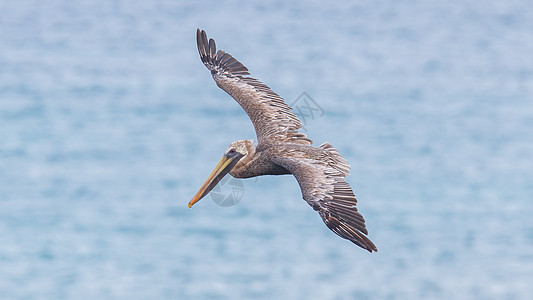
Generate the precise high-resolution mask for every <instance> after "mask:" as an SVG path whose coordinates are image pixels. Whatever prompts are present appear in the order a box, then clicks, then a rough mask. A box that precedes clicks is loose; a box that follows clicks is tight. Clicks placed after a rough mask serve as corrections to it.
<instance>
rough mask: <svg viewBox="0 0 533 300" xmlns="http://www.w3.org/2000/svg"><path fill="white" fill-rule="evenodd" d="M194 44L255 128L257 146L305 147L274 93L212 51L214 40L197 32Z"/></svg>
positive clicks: (293, 118) (232, 60)
mask: <svg viewBox="0 0 533 300" xmlns="http://www.w3.org/2000/svg"><path fill="white" fill-rule="evenodd" d="M196 42H197V44H198V52H199V53H200V58H201V59H202V62H203V63H204V65H205V66H206V67H207V68H208V69H209V70H211V75H212V76H213V79H214V80H215V82H216V83H217V85H218V86H219V87H220V88H221V89H223V90H224V91H226V92H227V93H228V94H229V95H230V96H232V97H233V98H234V99H235V100H236V101H237V102H238V103H239V104H240V105H241V107H242V108H243V109H244V110H245V111H246V113H247V114H248V116H249V117H250V119H251V120H252V123H253V125H254V127H255V133H256V134H257V140H258V143H262V142H264V141H266V140H270V141H273V140H275V141H278V142H279V141H282V142H292V143H299V144H305V145H309V144H311V143H312V141H311V140H310V139H308V138H307V136H306V135H305V134H303V133H300V132H298V129H300V128H302V122H301V121H300V120H299V119H298V117H297V116H296V115H295V114H294V113H293V112H292V109H291V107H290V106H288V105H287V104H286V103H285V102H284V101H283V98H281V97H280V96H279V95H278V94H276V93H275V92H273V91H272V90H271V89H270V88H269V87H268V86H267V85H265V84H264V83H262V82H261V81H259V80H257V79H255V78H252V77H249V76H247V75H250V73H248V69H247V68H246V67H245V66H244V65H243V64H241V63H240V62H239V61H237V60H236V59H235V58H233V56H231V55H230V54H229V53H226V52H224V51H222V50H218V52H217V50H216V45H215V41H214V40H213V39H209V40H208V39H207V35H206V33H205V31H203V30H200V29H197V31H196Z"/></svg>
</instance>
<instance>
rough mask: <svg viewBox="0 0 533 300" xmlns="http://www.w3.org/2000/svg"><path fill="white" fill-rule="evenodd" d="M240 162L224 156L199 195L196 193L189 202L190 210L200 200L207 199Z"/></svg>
mask: <svg viewBox="0 0 533 300" xmlns="http://www.w3.org/2000/svg"><path fill="white" fill-rule="evenodd" d="M238 160H239V159H236V158H235V157H228V156H227V155H224V156H223V157H222V159H221V160H220V162H219V163H218V165H217V166H216V167H215V169H214V170H213V172H211V175H209V177H208V178H207V180H206V181H205V183H204V185H202V187H201V188H200V190H199V191H198V193H196V195H194V197H193V198H192V200H191V201H190V202H189V208H191V207H192V206H193V205H194V204H195V203H196V202H198V201H200V199H202V198H203V197H205V195H207V194H208V193H209V192H210V191H211V190H212V189H213V188H214V187H215V186H216V185H217V183H218V182H219V181H220V180H221V179H222V178H224V176H225V175H226V174H228V173H229V171H231V169H233V167H234V166H235V164H236V163H237V161H238Z"/></svg>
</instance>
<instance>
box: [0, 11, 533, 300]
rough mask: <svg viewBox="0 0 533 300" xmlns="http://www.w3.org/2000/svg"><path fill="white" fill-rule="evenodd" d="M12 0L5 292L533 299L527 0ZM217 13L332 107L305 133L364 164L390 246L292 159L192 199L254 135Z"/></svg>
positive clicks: (1, 23) (5, 48)
mask: <svg viewBox="0 0 533 300" xmlns="http://www.w3.org/2000/svg"><path fill="white" fill-rule="evenodd" d="M0 12H1V13H0V298H1V299H532V298H533V287H532V285H531V278H533V221H532V219H531V215H532V214H533V204H532V198H533V181H532V178H533V130H532V128H533V96H532V95H533V59H532V55H531V53H533V10H532V9H531V3H530V2H529V1H518V0H513V1H378V2H368V1H359V3H357V2H356V3H353V4H349V5H347V4H341V3H340V2H339V3H323V2H321V1H290V2H289V1H287V2H285V1H272V2H269V3H268V4H267V3H264V4H251V3H250V4H246V3H241V2H237V1H233V2H229V3H221V2H218V1H211V2H190V3H184V2H174V1H1V2H0ZM197 27H200V28H203V29H206V30H207V32H208V34H209V35H210V36H212V37H214V38H215V39H216V41H217V45H218V46H219V48H222V49H224V50H226V51H228V52H230V53H231V54H233V55H234V56H236V57H237V58H238V59H239V60H241V61H242V62H243V63H244V64H245V65H246V66H247V67H248V68H249V69H250V70H251V72H252V74H253V75H254V76H255V77H257V78H259V79H261V80H262V81H264V82H266V83H267V84H269V85H270V86H271V87H272V88H273V89H274V90H275V91H277V92H278V93H279V94H280V95H282V96H283V97H285V99H287V102H289V103H292V102H293V101H294V100H295V99H297V98H298V96H300V95H301V94H302V92H304V91H305V92H306V93H307V94H308V95H309V96H310V97H312V99H313V100H314V101H315V102H316V104H317V105H318V106H319V107H320V108H321V109H323V111H324V114H323V115H322V116H320V115H315V116H314V117H313V118H308V119H307V120H306V121H307V126H306V129H307V132H306V133H307V134H308V135H309V136H310V137H311V138H313V139H314V141H315V143H316V144H321V143H322V142H325V141H328V142H330V143H331V144H332V145H334V146H336V147H337V148H338V149H339V150H340V152H341V154H343V155H344V156H345V157H346V158H347V159H348V161H349V162H350V163H351V164H352V168H353V170H352V175H351V176H350V177H349V178H348V179H349V182H350V183H351V184H352V186H353V187H354V189H355V192H356V194H357V196H358V199H359V207H360V211H361V212H362V213H363V215H364V216H365V218H366V220H367V226H368V229H369V232H370V237H371V238H372V240H373V241H374V242H375V243H376V245H377V246H378V248H379V252H378V253H376V254H369V253H368V252H366V251H363V250H362V249H360V248H358V247H356V246H355V245H353V244H351V243H350V242H347V241H345V240H342V239H340V238H338V237H337V236H335V235H334V234H333V233H331V232H330V231H329V230H328V229H327V228H326V226H324V224H323V223H322V221H321V220H320V218H319V216H318V215H317V214H316V213H315V212H314V211H313V210H312V209H311V208H310V207H308V205H307V204H306V203H305V202H304V201H303V200H301V194H300V191H299V189H298V185H297V183H296V181H295V180H294V179H293V178H292V177H290V176H278V177H273V176H271V177H262V178H260V179H259V180H256V181H254V180H245V181H244V182H243V186H244V187H243V191H242V192H243V193H242V195H241V196H242V199H240V201H239V202H238V203H237V205H235V206H231V207H228V208H226V207H220V206H217V205H216V204H215V203H214V202H213V201H211V200H210V199H209V197H207V198H205V199H204V200H202V201H201V202H200V203H198V204H197V205H196V206H195V207H194V208H193V209H188V208H187V202H188V201H189V200H190V198H191V197H192V196H193V195H194V193H195V192H196V191H197V189H198V188H199V187H200V186H201V184H202V183H203V181H204V179H206V177H207V176H208V174H209V173H210V171H211V170H212V168H213V167H214V166H215V165H216V163H217V162H218V160H219V159H220V157H221V155H222V153H223V151H224V150H225V149H226V147H227V145H228V144H230V143H231V142H232V141H234V140H237V139H253V138H255V137H254V132H253V128H252V127H251V124H250V121H249V120H248V118H247V117H246V115H245V114H244V112H243V111H242V110H241V109H240V107H238V105H237V104H236V103H235V102H234V101H233V100H232V99H231V98H229V96H227V95H226V94H225V93H224V92H222V91H221V90H219V89H218V88H217V87H216V85H215V84H214V83H213V81H212V79H211V78H210V74H209V72H208V71H207V70H206V69H205V67H204V66H203V65H202V64H201V62H200V60H199V58H198V55H197V52H196V44H195V31H196V28H197ZM296 105H298V104H296ZM225 188H226V192H227V191H229V190H228V189H227V186H226V187H225ZM222 192H224V189H222Z"/></svg>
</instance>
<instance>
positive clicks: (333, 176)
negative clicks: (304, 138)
mask: <svg viewBox="0 0 533 300" xmlns="http://www.w3.org/2000/svg"><path fill="white" fill-rule="evenodd" d="M320 148H322V149H324V150H326V151H327V152H325V153H326V154H327V155H328V157H327V158H325V159H324V158H321V159H317V158H316V157H314V158H313V157H305V155H304V156H302V155H298V156H299V157H297V158H294V157H290V156H288V157H275V158H274V159H273V160H274V162H276V163H277V164H279V165H281V166H283V167H284V168H286V169H287V170H289V171H290V172H291V173H292V174H293V175H294V177H296V180H297V181H298V183H299V184H300V189H301V190H302V196H303V198H304V200H305V201H307V203H308V204H309V205H310V206H311V207H313V209H314V210H316V211H317V212H318V213H319V214H320V216H321V217H322V220H323V221H324V223H326V225H327V226H328V228H329V229H331V230H332V231H333V232H335V233H336V234H337V235H339V236H340V237H342V238H345V239H347V240H350V241H351V242H353V243H354V244H356V245H357V246H359V247H361V248H363V249H366V250H368V251H369V252H372V251H378V249H377V248H376V246H375V245H374V243H372V241H371V240H370V239H369V238H368V237H367V236H366V235H367V234H368V231H367V230H366V226H365V219H364V218H363V216H362V215H361V214H360V213H359V212H358V211H357V207H356V205H357V199H356V198H355V195H354V193H353V190H352V188H351V187H350V185H349V184H348V182H346V178H345V177H346V176H347V175H348V174H349V173H348V171H347V170H349V166H348V164H347V163H346V160H345V159H344V158H343V157H342V156H341V155H340V154H339V153H338V152H337V150H336V149H335V148H333V147H332V146H331V145H329V144H327V143H325V144H323V145H322V146H320Z"/></svg>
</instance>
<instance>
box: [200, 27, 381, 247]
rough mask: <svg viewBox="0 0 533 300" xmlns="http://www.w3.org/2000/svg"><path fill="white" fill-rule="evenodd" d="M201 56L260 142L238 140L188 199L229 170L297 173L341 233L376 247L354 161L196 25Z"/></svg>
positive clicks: (306, 193)
mask: <svg viewBox="0 0 533 300" xmlns="http://www.w3.org/2000/svg"><path fill="white" fill-rule="evenodd" d="M197 45H198V51H199V53H200V57H201V59H202V62H203V63H204V64H205V65H206V67H207V68H208V69H209V70H210V71H211V74H212V76H213V79H214V80H215V82H216V83H217V85H218V86H219V87H220V88H221V89H223V90H224V91H226V92H227V93H228V94H229V95H231V96H232V97H233V98H234V99H235V100H236V101H237V102H238V103H239V104H240V105H241V107H242V108H243V109H244V110H245V111H246V113H247V114H248V116H249V117H250V119H251V120H252V123H253V125H254V127H255V131H256V134H257V139H258V144H257V147H255V148H254V145H253V142H252V141H250V140H240V141H236V142H233V143H232V144H231V145H230V146H229V147H228V149H227V150H226V152H225V154H224V157H223V158H222V160H221V161H220V163H219V165H218V166H217V167H216V168H215V170H214V171H213V173H212V174H211V175H210V177H209V178H208V180H207V181H206V183H205V184H204V185H203V186H202V188H201V189H200V191H199V192H198V193H197V194H196V195H195V197H194V198H193V199H192V200H191V202H190V203H189V207H191V206H192V205H194V203H196V202H197V201H199V200H200V199H201V198H203V197H204V196H205V195H207V193H209V191H210V190H211V189H212V188H213V187H214V186H215V185H216V184H217V183H218V182H219V181H220V180H221V179H222V177H224V175H226V174H227V173H229V174H230V175H232V176H233V177H237V178H250V177H256V176H261V175H285V174H292V175H294V176H295V177H296V179H297V181H298V183H299V185H300V188H301V190H302V196H303V198H304V199H305V200H306V201H307V202H308V203H309V205H310V206H311V207H312V208H313V209H314V210H316V211H317V212H318V213H319V215H320V216H321V217H322V219H323V221H324V223H325V224H326V225H327V226H328V227H329V228H330V229H331V230H332V231H333V232H335V233H336V234H337V235H339V236H341V237H343V238H345V239H348V240H350V241H352V242H353V243H355V244H357V245H358V246H360V247H362V248H364V249H366V250H368V251H370V252H372V251H377V248H376V246H375V245H374V244H373V243H372V241H370V239H368V238H367V237H366V234H367V233H368V232H367V230H366V227H365V221H364V219H363V217H362V216H361V214H359V212H358V211H357V208H356V203H357V200H356V198H355V195H354V193H353V191H352V188H351V187H350V185H349V184H348V183H347V182H346V179H345V177H346V176H348V175H349V174H350V165H348V162H347V161H346V160H345V159H344V158H343V157H342V156H341V155H340V154H339V153H338V151H337V149H335V148H334V147H333V146H331V145H330V144H329V143H324V144H322V145H321V146H319V147H315V146H313V145H312V141H311V140H310V139H309V138H307V136H306V135H305V134H303V133H301V132H298V129H300V128H301V127H302V125H301V121H300V120H299V119H298V117H297V116H296V115H295V114H294V113H293V112H292V111H291V108H290V107H289V106H288V105H287V104H286V103H285V102H284V101H283V98H281V97H280V96H279V95H278V94H276V93H275V92H273V91H272V90H271V89H270V88H269V87H268V86H266V85H265V84H263V83H261V82H260V81H259V80H257V79H255V78H252V77H248V76H246V75H249V73H248V69H247V68H246V67H245V66H244V65H242V64H241V63H240V62H239V61H237V60H236V59H235V58H233V57H232V56H231V55H229V54H228V53H226V52H224V51H222V50H219V51H218V52H217V51H216V46H215V42H214V40H212V39H211V40H209V41H208V39H207V35H206V33H205V31H200V30H199V29H198V30H197Z"/></svg>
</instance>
